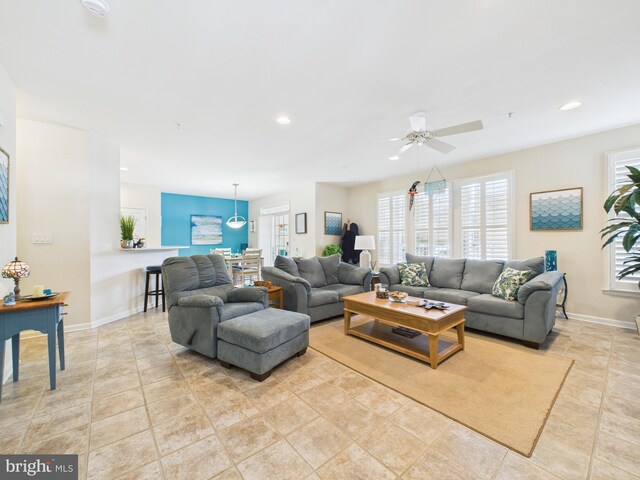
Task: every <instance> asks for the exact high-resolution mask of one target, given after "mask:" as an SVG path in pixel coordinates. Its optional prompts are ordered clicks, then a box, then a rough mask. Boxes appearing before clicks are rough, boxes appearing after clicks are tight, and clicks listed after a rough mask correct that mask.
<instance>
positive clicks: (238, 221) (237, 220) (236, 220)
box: [227, 183, 247, 228]
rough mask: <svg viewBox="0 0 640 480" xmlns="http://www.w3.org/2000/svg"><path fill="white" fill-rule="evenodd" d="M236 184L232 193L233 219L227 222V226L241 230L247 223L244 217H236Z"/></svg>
mask: <svg viewBox="0 0 640 480" xmlns="http://www.w3.org/2000/svg"><path fill="white" fill-rule="evenodd" d="M238 185H239V184H238V183H234V184H233V187H234V189H235V190H234V192H233V217H231V218H230V219H229V220H227V226H228V227H230V228H242V227H244V226H245V225H246V224H247V221H246V220H245V219H244V217H239V216H238Z"/></svg>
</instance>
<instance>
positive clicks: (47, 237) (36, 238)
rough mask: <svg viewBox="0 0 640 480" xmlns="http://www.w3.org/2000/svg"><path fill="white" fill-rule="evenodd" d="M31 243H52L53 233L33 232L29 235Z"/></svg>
mask: <svg viewBox="0 0 640 480" xmlns="http://www.w3.org/2000/svg"><path fill="white" fill-rule="evenodd" d="M31 243H53V235H52V234H51V233H34V234H33V236H32V237H31Z"/></svg>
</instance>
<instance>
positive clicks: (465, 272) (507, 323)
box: [380, 254, 563, 348]
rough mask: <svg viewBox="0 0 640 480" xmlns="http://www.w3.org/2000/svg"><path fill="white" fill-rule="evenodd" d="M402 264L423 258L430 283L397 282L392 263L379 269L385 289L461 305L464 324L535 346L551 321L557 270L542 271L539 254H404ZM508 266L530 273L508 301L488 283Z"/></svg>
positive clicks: (557, 287)
mask: <svg viewBox="0 0 640 480" xmlns="http://www.w3.org/2000/svg"><path fill="white" fill-rule="evenodd" d="M407 263H424V264H425V265H426V269H427V275H428V279H429V285H430V286H428V287H412V286H407V285H402V284H401V281H400V272H399V269H398V267H397V265H393V266H391V267H383V268H381V269H380V281H381V282H382V283H386V284H388V285H389V289H390V290H400V291H404V292H407V293H409V295H412V296H415V297H419V298H428V299H429V300H435V301H439V302H450V303H456V304H458V305H466V307H467V311H466V312H465V325H466V326H468V327H470V328H475V329H478V330H483V331H487V332H491V333H497V334H500V335H505V336H507V337H512V338H517V339H518V340H522V343H523V344H524V345H526V346H529V347H533V348H538V347H539V345H540V344H541V343H542V342H544V340H545V338H546V337H547V334H548V333H549V332H550V331H551V329H552V328H553V325H554V324H555V316H556V297H557V295H558V291H559V290H560V287H561V285H562V283H563V282H562V279H563V273H561V272H544V261H543V258H542V257H536V258H531V259H528V260H510V261H507V262H502V261H492V260H470V259H449V258H441V257H421V256H417V255H411V254H407ZM508 267H510V268H514V269H516V270H532V272H533V273H532V274H531V276H530V277H529V279H528V281H527V282H526V283H525V284H524V285H522V286H521V287H520V289H519V290H518V296H517V300H514V301H509V300H503V299H502V298H498V297H494V296H493V295H491V291H492V288H493V284H494V283H495V281H496V280H497V279H498V277H499V276H500V274H501V273H502V271H503V270H504V269H505V268H508Z"/></svg>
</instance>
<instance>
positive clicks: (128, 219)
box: [120, 215, 136, 248]
mask: <svg viewBox="0 0 640 480" xmlns="http://www.w3.org/2000/svg"><path fill="white" fill-rule="evenodd" d="M135 228H136V219H135V217H133V216H131V215H126V216H125V215H120V239H121V240H120V246H121V247H122V248H133V231H134V230H135Z"/></svg>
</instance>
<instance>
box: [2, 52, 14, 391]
mask: <svg viewBox="0 0 640 480" xmlns="http://www.w3.org/2000/svg"><path fill="white" fill-rule="evenodd" d="M0 113H2V114H3V115H4V126H3V127H0V147H2V149H3V150H4V151H5V152H7V153H8V154H9V157H10V158H9V223H3V224H0V268H2V267H3V266H4V265H6V264H7V263H9V262H10V261H11V260H13V258H14V257H15V256H16V253H17V247H16V236H17V232H18V230H17V225H18V221H17V215H16V212H17V208H16V206H17V201H16V199H17V188H16V170H17V168H16V165H17V163H18V157H17V155H16V88H15V86H14V85H13V82H12V81H11V79H10V78H9V75H8V74H7V72H6V71H5V69H4V67H3V66H2V65H1V64H0ZM13 286H14V284H13V281H12V280H8V279H5V278H1V277H0V299H1V298H2V297H4V296H5V295H6V294H7V293H8V292H9V291H10V290H12V289H13ZM4 366H5V367H4V372H0V382H2V381H3V380H5V379H6V378H8V376H9V375H10V373H11V342H6V349H5V363H4Z"/></svg>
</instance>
